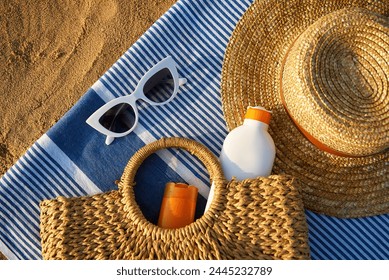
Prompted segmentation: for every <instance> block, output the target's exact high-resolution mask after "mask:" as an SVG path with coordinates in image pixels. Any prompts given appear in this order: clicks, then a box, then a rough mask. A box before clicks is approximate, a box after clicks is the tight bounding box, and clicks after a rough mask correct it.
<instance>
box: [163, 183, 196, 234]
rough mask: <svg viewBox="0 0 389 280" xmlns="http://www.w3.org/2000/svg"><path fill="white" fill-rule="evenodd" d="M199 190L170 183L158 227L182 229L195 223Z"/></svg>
mask: <svg viewBox="0 0 389 280" xmlns="http://www.w3.org/2000/svg"><path fill="white" fill-rule="evenodd" d="M197 194H198V190H197V188H196V187H194V186H188V185H187V184H184V183H173V182H169V183H167V184H166V187H165V192H164V194H163V199H162V205H161V210H160V212H159V218H158V226H160V227H162V228H180V227H184V226H186V225H189V224H190V223H192V222H193V221H194V216H195V210H196V202H197Z"/></svg>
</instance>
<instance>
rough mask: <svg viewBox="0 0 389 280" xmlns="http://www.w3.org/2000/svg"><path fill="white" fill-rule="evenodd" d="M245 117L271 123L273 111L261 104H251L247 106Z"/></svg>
mask: <svg viewBox="0 0 389 280" xmlns="http://www.w3.org/2000/svg"><path fill="white" fill-rule="evenodd" d="M245 119H251V120H256V121H260V122H263V123H266V124H269V123H270V119H271V111H268V110H266V109H265V108H263V107H260V106H257V107H251V106H249V107H248V108H247V112H246V115H245Z"/></svg>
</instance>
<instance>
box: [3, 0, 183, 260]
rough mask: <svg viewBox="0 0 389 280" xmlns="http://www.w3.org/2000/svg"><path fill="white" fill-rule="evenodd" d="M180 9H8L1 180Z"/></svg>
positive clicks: (44, 3) (70, 5)
mask: <svg viewBox="0 0 389 280" xmlns="http://www.w3.org/2000/svg"><path fill="white" fill-rule="evenodd" d="M175 2H176V1H174V0H129V1H123V0H105V1H104V0H95V1H92V0H72V1H59V0H57V1H50V0H41V1H36V0H28V1H26V0H9V1H1V2H0V65H1V67H0V94H1V98H0V102H1V103H0V108H1V109H0V177H1V175H3V174H4V173H5V172H6V171H7V170H8V169H9V168H10V167H11V166H12V165H13V164H14V163H15V162H16V161H17V159H18V158H19V157H20V156H22V155H23V154H24V153H25V152H26V150H27V149H28V147H30V146H31V145H32V144H33V143H34V142H35V141H36V140H37V139H38V138H39V137H40V136H41V135H42V134H43V133H45V132H46V131H47V130H48V129H49V128H50V127H51V126H52V125H54V124H55V123H56V122H57V121H58V120H59V119H60V118H61V117H62V116H63V115H64V113H66V112H67V111H68V110H69V109H70V108H71V107H72V106H73V105H74V104H75V103H76V102H77V100H78V99H79V98H80V97H81V96H82V95H83V94H84V93H85V91H86V90H87V89H88V88H89V87H90V86H91V85H92V84H93V83H94V82H95V81H96V80H97V79H98V78H99V77H100V76H101V75H102V74H104V72H105V71H106V70H107V69H108V68H109V67H110V66H111V65H112V64H113V63H114V62H115V61H116V60H117V59H118V58H119V57H120V56H121V55H122V54H123V53H124V52H125V51H126V50H127V49H128V48H129V47H130V46H131V45H132V44H133V43H134V42H135V41H136V40H137V39H138V38H139V37H140V36H141V35H142V34H143V33H144V32H145V31H146V30H147V29H148V28H149V27H150V26H151V25H152V24H153V23H154V21H155V20H157V19H158V18H159V17H160V16H161V15H162V14H163V13H164V12H165V11H166V10H168V9H169V8H170V7H171V6H172V5H173V4H174V3H175ZM1 258H2V256H1V255H0V259H1ZM3 258H4V257H3Z"/></svg>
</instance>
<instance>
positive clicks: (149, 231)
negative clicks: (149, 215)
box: [40, 138, 310, 260]
mask: <svg viewBox="0 0 389 280" xmlns="http://www.w3.org/2000/svg"><path fill="white" fill-rule="evenodd" d="M164 148H182V149H185V150H187V151H188V152H190V153H191V154H193V155H194V156H196V157H197V158H198V159H199V160H200V161H201V162H202V163H203V164H204V165H205V167H206V168H207V170H208V172H209V174H210V177H211V181H212V182H214V184H215V196H214V200H213V202H212V204H211V206H210V208H209V210H208V211H207V212H206V213H205V214H204V215H203V216H202V217H201V218H199V219H197V220H196V221H195V222H193V223H191V224H190V225H188V226H186V227H183V228H178V229H163V228H160V227H158V226H156V225H154V224H152V223H150V222H149V221H148V220H146V218H145V217H144V216H143V214H142V211H141V209H140V208H139V206H138V205H137V203H136V201H135V195H134V190H133V188H134V186H135V182H134V177H135V174H136V172H137V170H138V168H139V166H140V165H141V163H142V162H143V161H144V160H145V159H146V158H147V157H148V156H149V155H151V154H152V153H154V152H156V151H157V150H160V149H164ZM40 207H41V242H42V255H43V258H44V259H176V260H178V259H206V260H210V259H308V258H309V257H310V254H309V246H308V229H307V224H306V219H305V213H304V208H303V204H302V199H301V196H300V194H299V192H298V189H297V188H296V185H295V180H294V179H293V178H292V177H290V176H286V175H280V176H278V175H272V176H270V177H268V178H257V179H250V180H244V181H236V180H232V181H230V182H227V181H225V179H224V177H223V173H222V170H221V167H220V164H219V162H218V159H217V158H216V157H215V156H214V155H213V154H212V153H211V152H210V151H209V150H208V149H207V148H206V147H205V146H203V145H202V144H199V143H197V142H195V141H193V140H189V139H185V138H163V139H161V140H158V141H155V142H153V143H151V144H148V145H146V146H144V147H143V148H141V149H140V150H139V151H138V152H137V153H135V154H134V156H133V157H132V158H131V160H130V161H129V163H128V164H127V166H126V168H125V170H124V172H123V175H122V178H121V180H120V183H119V190H118V191H110V192H107V193H102V194H97V195H93V196H85V197H74V198H65V197H58V198H56V199H52V200H44V201H42V202H41V204H40Z"/></svg>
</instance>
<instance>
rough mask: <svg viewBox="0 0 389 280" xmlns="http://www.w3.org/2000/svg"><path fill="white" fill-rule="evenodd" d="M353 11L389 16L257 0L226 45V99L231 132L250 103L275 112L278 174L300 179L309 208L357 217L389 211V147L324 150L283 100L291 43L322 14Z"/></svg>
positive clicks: (303, 1)
mask: <svg viewBox="0 0 389 280" xmlns="http://www.w3.org/2000/svg"><path fill="white" fill-rule="evenodd" d="M308 7H309V8H308ZM347 7H360V8H365V9H368V10H370V11H373V12H376V13H379V14H382V15H385V16H388V15H389V6H388V5H387V2H386V3H385V1H362V0H359V1H313V0H293V1H275V0H262V1H255V2H254V3H253V4H252V5H251V6H250V7H249V9H248V10H247V11H246V12H245V14H244V15H243V17H242V18H241V19H240V21H239V22H238V24H237V26H236V28H235V30H234V32H233V34H232V36H231V38H230V41H229V43H228V46H227V50H226V53H225V57H224V62H223V68H222V79H221V95H222V103H223V112H224V116H225V119H226V122H227V126H228V128H229V129H233V128H235V127H236V126H238V125H240V124H241V123H242V120H243V116H244V113H245V111H246V109H247V106H263V107H265V108H266V109H268V110H271V111H272V112H273V114H272V120H271V123H270V127H269V132H270V134H271V136H272V137H273V140H274V142H275V145H276V159H275V163H274V168H273V172H274V173H276V174H289V175H292V176H295V177H296V178H298V180H299V181H300V182H301V186H302V193H303V200H304V205H305V207H306V208H307V209H309V210H312V211H315V212H318V213H323V214H327V215H331V216H337V217H343V218H352V217H363V216H371V215H378V214H384V213H388V212H389V150H388V149H386V150H385V151H383V152H381V153H378V154H375V155H371V156H366V157H342V156H336V155H334V154H331V153H327V152H324V151H322V150H320V149H318V148H317V147H316V146H314V145H313V144H312V143H311V142H309V141H308V140H307V139H306V138H305V137H304V136H303V134H302V133H301V132H300V131H299V130H298V128H297V127H296V126H295V124H294V123H293V121H292V120H291V119H290V117H289V115H288V113H287V112H286V110H285V108H284V106H283V104H282V101H281V97H280V83H281V79H280V77H281V72H282V62H283V59H284V57H285V55H286V53H287V52H288V49H289V48H290V46H291V44H292V43H293V42H294V41H295V40H296V38H297V37H298V36H299V35H300V34H301V33H302V32H303V31H304V30H305V29H306V28H307V27H308V26H310V25H311V24H313V23H314V22H315V21H316V20H318V19H319V18H321V17H322V16H325V15H327V14H330V13H332V12H334V11H337V10H339V9H343V8H347Z"/></svg>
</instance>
